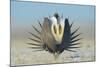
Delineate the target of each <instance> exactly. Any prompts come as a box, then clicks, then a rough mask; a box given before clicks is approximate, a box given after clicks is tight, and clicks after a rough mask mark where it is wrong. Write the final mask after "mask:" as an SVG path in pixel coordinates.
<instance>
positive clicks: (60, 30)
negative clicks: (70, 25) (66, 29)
mask: <svg viewBox="0 0 100 67" xmlns="http://www.w3.org/2000/svg"><path fill="white" fill-rule="evenodd" d="M61 32H62V27H61V25H59V34H61Z"/></svg>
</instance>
